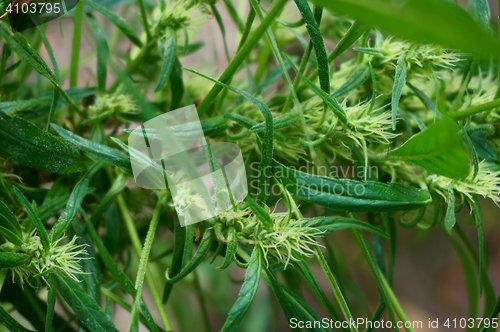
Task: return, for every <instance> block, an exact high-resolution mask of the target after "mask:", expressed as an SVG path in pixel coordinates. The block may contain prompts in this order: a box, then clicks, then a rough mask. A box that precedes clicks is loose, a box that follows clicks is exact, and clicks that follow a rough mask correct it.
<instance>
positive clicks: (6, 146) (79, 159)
mask: <svg viewBox="0 0 500 332" xmlns="http://www.w3.org/2000/svg"><path fill="white" fill-rule="evenodd" d="M0 141H2V144H1V145H0V151H2V152H4V153H5V154H7V155H9V156H11V157H12V158H14V160H15V161H17V162H18V163H20V164H22V165H26V166H29V167H32V168H36V169H43V170H45V171H47V172H50V173H57V174H68V173H75V172H80V171H82V170H84V169H85V166H84V164H83V161H84V159H83V156H82V154H81V152H80V151H78V149H76V148H75V147H74V146H72V145H71V144H69V143H68V142H65V141H62V140H61V139H58V138H56V137H54V136H52V135H51V134H49V133H48V132H46V131H43V130H41V129H39V128H38V127H37V126H35V125H34V124H32V123H31V122H28V121H26V120H24V119H22V118H19V117H16V116H10V115H8V114H6V113H4V112H2V111H0Z"/></svg>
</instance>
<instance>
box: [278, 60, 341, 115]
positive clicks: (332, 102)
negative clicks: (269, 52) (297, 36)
mask: <svg viewBox="0 0 500 332" xmlns="http://www.w3.org/2000/svg"><path fill="white" fill-rule="evenodd" d="M285 58H286V59H287V60H288V62H289V63H290V65H291V66H292V68H293V70H294V71H295V73H296V74H297V75H298V76H299V77H300V79H301V80H302V81H304V82H305V83H306V84H307V85H308V86H309V87H310V88H311V90H313V92H314V93H315V94H317V95H318V97H320V98H321V99H323V101H324V102H325V103H326V105H328V107H329V108H330V109H331V110H332V111H333V113H335V115H336V116H337V117H338V118H339V119H340V121H341V122H342V123H346V122H347V116H346V114H345V111H344V110H343V109H342V106H340V104H339V102H338V101H337V100H336V99H335V98H333V97H332V96H330V95H329V94H328V93H326V92H325V91H323V90H321V89H320V88H318V87H317V86H316V85H315V84H314V83H313V82H311V81H310V80H309V79H307V78H306V77H305V76H304V75H303V74H302V73H301V72H300V70H298V69H297V67H295V65H294V64H293V62H292V61H291V60H290V58H289V57H288V56H287V55H286V54H285Z"/></svg>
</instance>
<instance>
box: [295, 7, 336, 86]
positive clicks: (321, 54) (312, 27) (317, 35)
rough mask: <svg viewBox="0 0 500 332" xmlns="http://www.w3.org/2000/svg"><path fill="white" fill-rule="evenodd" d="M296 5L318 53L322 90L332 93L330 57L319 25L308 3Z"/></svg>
mask: <svg viewBox="0 0 500 332" xmlns="http://www.w3.org/2000/svg"><path fill="white" fill-rule="evenodd" d="M295 4H296V5H297V8H298V9H299V11H300V14H301V15H302V17H303V18H304V21H305V22H306V28H307V32H308V33H309V36H310V37H311V42H312V44H313V46H314V51H315V52H316V58H317V60H318V76H319V84H320V86H321V90H323V91H324V92H326V93H330V68H329V65H328V56H327V54H326V47H325V42H324V41H323V36H322V35H321V31H320V29H319V26H318V23H317V22H316V19H315V18H314V15H313V13H312V11H311V8H309V5H308V4H307V2H306V1H303V0H295Z"/></svg>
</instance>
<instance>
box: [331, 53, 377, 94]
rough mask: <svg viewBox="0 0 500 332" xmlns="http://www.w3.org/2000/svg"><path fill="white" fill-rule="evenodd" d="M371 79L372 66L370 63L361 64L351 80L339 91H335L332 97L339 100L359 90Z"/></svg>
mask: <svg viewBox="0 0 500 332" xmlns="http://www.w3.org/2000/svg"><path fill="white" fill-rule="evenodd" d="M368 77H370V66H369V65H368V62H362V63H360V64H359V65H358V66H357V67H356V69H355V70H354V72H353V73H352V74H351V76H349V78H348V79H347V80H346V81H345V82H344V84H342V85H341V86H340V87H339V88H338V89H337V90H335V91H333V93H332V97H333V98H337V97H340V96H342V95H345V94H346V93H348V92H350V91H352V90H354V89H356V88H358V87H359V86H361V84H363V83H364V82H365V81H366V80H367V79H368Z"/></svg>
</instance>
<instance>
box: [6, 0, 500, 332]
mask: <svg viewBox="0 0 500 332" xmlns="http://www.w3.org/2000/svg"><path fill="white" fill-rule="evenodd" d="M235 3H236V2H232V1H229V0H223V1H221V2H220V3H217V4H216V3H215V1H201V0H197V1H188V0H171V1H163V0H159V1H158V2H155V3H151V2H145V1H143V0H139V1H137V2H136V3H129V2H127V3H124V2H120V1H106V2H94V1H92V0H82V1H80V2H79V4H78V5H77V6H76V8H75V10H74V11H72V12H71V13H70V14H68V16H72V17H71V18H69V19H68V20H69V21H71V22H74V29H73V43H72V46H71V52H70V53H71V61H70V64H69V65H68V66H65V67H62V68H61V70H60V69H59V65H61V64H60V63H59V64H58V63H57V61H56V57H55V55H54V53H56V52H54V50H53V48H52V46H51V43H50V42H49V39H48V38H47V36H46V35H45V28H46V26H38V27H37V28H36V29H35V28H34V29H30V30H27V31H25V32H23V33H22V34H21V33H19V32H14V31H12V29H11V28H10V27H9V24H8V23H6V22H4V21H0V39H1V40H2V42H3V44H2V54H1V59H0V82H2V86H1V92H2V100H1V102H0V142H1V144H0V162H1V164H0V235H1V241H2V242H1V244H0V291H1V292H0V300H1V301H2V305H1V306H0V320H1V321H2V322H3V323H4V324H5V326H6V327H7V328H8V329H10V330H12V331H26V330H27V328H26V327H24V325H26V324H30V325H31V326H30V328H34V329H36V330H44V329H45V330H46V331H51V330H57V331H59V330H69V331H73V330H76V328H77V327H79V328H82V329H85V330H89V331H116V330H117V327H116V326H115V323H117V322H116V320H114V319H113V315H112V311H113V308H115V307H116V306H120V307H122V308H123V309H124V310H126V311H129V312H130V316H127V317H130V320H129V323H128V329H129V331H137V330H138V327H139V322H140V323H141V324H142V325H143V326H144V327H145V328H147V329H148V330H151V331H162V330H165V331H169V330H172V329H173V327H172V326H175V327H176V328H177V329H178V330H182V331H184V330H186V331H190V330H194V329H196V330H200V329H201V327H200V326H196V325H195V324H194V322H192V319H191V318H190V316H196V317H200V319H199V321H201V322H202V323H199V325H203V328H204V329H205V330H206V331H212V329H214V328H216V329H221V330H222V331H236V330H237V329H238V328H241V329H244V330H245V331H250V330H252V328H254V330H258V328H259V327H252V325H256V326H258V325H257V324H256V323H255V324H253V322H252V321H250V319H249V318H245V315H246V314H247V311H249V308H250V306H251V303H252V301H254V299H255V301H258V300H259V295H258V294H257V291H258V288H259V286H261V287H262V286H263V285H259V283H260V281H261V279H262V280H264V282H265V283H266V284H267V285H268V286H269V288H270V289H271V291H272V293H274V295H275V299H276V300H277V305H278V306H279V307H280V308H281V310H282V312H283V314H284V316H285V318H286V320H287V321H288V323H289V326H290V327H291V328H292V330H300V328H299V327H296V326H293V324H292V323H291V322H292V321H293V320H294V319H295V320H299V321H304V322H308V323H307V324H314V322H315V321H320V320H321V318H320V315H322V314H324V313H326V314H327V315H328V317H329V318H330V319H332V324H333V325H332V326H323V325H322V326H313V327H306V328H305V329H306V330H314V331H331V330H343V331H347V330H350V331H358V330H365V328H364V327H365V326H364V325H363V326H359V328H358V327H355V326H354V325H351V324H349V325H348V326H341V327H340V328H338V327H337V326H335V325H334V324H335V322H343V321H350V320H356V319H357V318H361V317H363V318H366V319H367V320H368V321H371V322H372V323H374V322H378V321H380V320H381V319H383V318H385V320H386V321H387V322H390V323H391V324H392V326H393V329H394V330H399V329H403V328H404V329H406V330H407V331H414V330H415V329H414V326H410V325H412V321H411V319H410V318H408V317H407V315H406V314H405V312H404V310H403V307H402V306H401V304H400V301H399V300H398V298H397V296H396V294H395V292H394V291H393V284H394V282H395V280H394V279H395V278H394V271H395V268H396V267H395V256H396V252H397V248H398V247H397V245H396V237H397V233H398V231H399V229H400V227H402V228H414V229H415V233H418V234H430V233H431V232H440V231H443V232H444V233H445V234H446V236H447V238H448V239H449V241H450V243H451V244H452V245H453V246H454V247H455V249H456V251H457V254H458V256H459V258H460V260H461V262H462V265H463V268H464V274H465V276H466V281H467V292H468V296H469V307H470V312H469V315H470V316H469V317H468V318H473V319H475V318H478V317H484V318H488V322H490V323H486V320H485V321H483V323H482V324H477V325H475V326H473V328H472V329H471V331H479V330H481V331H486V330H488V329H490V330H491V328H493V327H494V324H492V323H491V322H493V319H494V318H496V317H497V316H498V314H499V311H500V298H499V300H497V297H496V294H495V292H494V288H493V284H492V281H491V280H490V279H489V276H488V256H487V250H486V245H485V235H484V230H483V220H482V215H481V209H480V207H479V202H480V197H485V198H488V199H491V200H493V201H494V202H495V203H498V202H499V201H500V196H499V195H500V166H499V159H498V150H499V142H500V141H499V133H498V131H497V129H496V123H497V121H498V119H499V118H500V110H499V107H500V101H499V99H498V97H499V96H500V93H499V91H500V88H499V84H498V80H499V79H500V75H499V70H500V68H499V65H498V63H497V62H496V61H497V60H498V59H499V58H500V47H499V45H498V40H497V39H494V38H493V37H491V36H493V35H495V36H497V35H498V34H497V33H495V32H494V31H493V28H492V26H493V24H492V22H491V18H490V17H491V13H490V10H489V4H488V2H487V1H486V0H471V1H470V2H469V5H468V8H467V9H464V8H462V7H460V6H459V5H457V4H455V3H453V2H451V1H441V0H407V1H404V2H402V3H401V4H396V2H394V1H391V0H349V1H347V0H328V1H326V0H312V2H311V3H308V2H306V1H303V0H295V1H288V2H287V1H286V0H275V1H274V2H272V3H267V2H262V3H259V1H255V0H251V1H250V2H249V3H248V6H249V13H248V15H246V19H243V18H244V16H243V14H242V10H241V9H242V8H244V6H245V5H246V4H247V2H245V1H243V0H241V1H239V2H238V6H236V7H235ZM117 5H123V6H124V7H123V14H125V15H126V17H127V19H123V18H121V17H120V15H118V14H116V13H117V9H116V8H114V7H115V6H117ZM311 5H312V7H311ZM221 6H223V7H224V8H225V10H226V11H227V13H228V15H229V17H230V19H231V20H232V24H233V26H234V27H235V29H237V30H238V37H239V39H238V43H237V45H238V46H237V50H236V53H231V52H230V51H229V49H230V44H229V43H228V42H227V40H226V37H227V36H226V30H227V26H225V25H224V19H223V15H222V14H221V13H220V12H219V10H220V8H221ZM137 7H138V8H137ZM264 8H265V9H264ZM134 14H136V15H134ZM344 15H349V16H348V17H347V16H344ZM96 16H99V17H104V19H105V28H104V29H103V27H102V26H101V24H102V23H101V20H98V19H97V18H96ZM210 17H213V18H214V19H215V21H216V22H217V24H218V26H219V28H220V32H221V37H222V38H223V40H224V55H225V57H226V58H227V60H228V66H227V67H226V68H225V69H224V71H223V72H222V74H221V75H220V76H219V77H218V78H213V76H215V74H216V72H215V71H214V70H213V69H212V68H211V67H210V66H206V68H204V69H203V70H199V71H196V70H193V69H189V68H183V65H184V66H187V65H185V62H187V60H185V59H187V58H186V56H187V55H190V54H192V55H193V56H196V57H197V58H198V59H202V58H203V54H202V52H201V51H200V50H202V49H206V48H208V46H207V45H204V43H203V42H192V40H193V37H195V36H196V34H197V33H198V28H199V25H200V24H201V23H203V22H204V21H205V20H207V19H209V18H210ZM298 17H300V18H299V19H298V20H297V18H298ZM352 19H356V20H355V21H353V20H352ZM67 22H68V21H66V19H65V21H64V23H65V24H66V23H67ZM50 24H53V25H56V24H57V22H52V23H50ZM61 24H62V23H61ZM226 25H227V23H226ZM140 27H142V28H140ZM105 31H106V32H107V33H106V34H105ZM61 32H62V31H61ZM83 33H90V34H91V36H92V38H93V40H94V41H95V47H94V48H93V49H92V51H91V52H90V53H88V54H82V52H81V50H80V41H81V36H82V34H83ZM497 37H498V36H497ZM327 40H330V41H331V40H334V41H335V42H336V46H335V48H334V49H333V50H332V51H331V52H330V53H329V52H328V47H327V45H329V44H328V43H325V41H327ZM123 42H125V43H128V44H129V47H128V48H127V49H126V51H124V50H123V48H121V47H119V44H120V43H123ZM295 42H298V43H295ZM42 43H43V47H42ZM294 45H295V46H296V45H300V47H301V48H300V49H299V50H297V47H295V46H294ZM41 49H44V50H45V51H46V52H47V54H48V57H49V59H50V62H51V66H49V65H48V64H47V63H46V62H45V60H44V59H43V58H42V57H41V56H40V54H39V52H40V50H41ZM91 59H96V68H95V70H94V69H92V75H93V76H92V79H91V80H90V82H91V83H88V84H87V83H85V84H84V83H82V81H81V80H80V79H79V75H81V73H82V71H81V70H80V69H81V67H82V66H85V65H86V63H87V62H88V61H89V60H91ZM334 60H337V61H338V60H340V65H336V64H334ZM493 60H495V61H493ZM66 80H69V86H70V88H68V89H66V88H63V86H66ZM108 82H112V83H111V84H108ZM83 86H86V87H83ZM191 104H195V105H196V106H197V110H198V113H199V116H200V119H201V124H202V128H203V131H204V133H205V135H206V137H207V138H208V139H209V140H210V141H213V142H232V143H237V144H238V145H239V146H240V148H241V150H242V152H243V156H244V159H245V162H246V166H247V175H248V180H249V181H248V187H249V195H248V196H247V198H246V199H245V201H244V202H243V203H242V204H240V205H238V206H233V208H232V209H231V210H229V211H225V212H223V213H221V214H220V215H219V216H217V217H214V218H212V219H209V220H206V221H203V222H201V223H197V224H194V225H188V226H186V227H181V226H180V224H179V220H178V218H177V217H176V215H175V211H176V210H175V206H174V204H173V202H172V197H171V192H170V191H169V190H168V189H167V190H154V191H153V190H145V189H141V188H138V187H136V186H134V185H131V183H132V181H130V179H131V178H132V177H131V175H132V173H133V172H132V168H131V164H130V160H129V154H134V153H137V151H134V150H133V149H130V150H129V148H128V146H127V145H126V144H125V143H124V141H126V139H127V136H128V135H129V132H130V130H129V129H130V128H129V127H131V126H132V124H133V123H142V122H145V121H148V120H150V119H152V118H154V117H156V116H158V115H161V114H162V113H165V112H168V111H171V110H174V109H177V108H179V107H182V106H187V105H191ZM180 134H186V135H189V132H188V131H186V133H180ZM147 135H150V136H149V139H154V133H147ZM210 155H211V153H210ZM211 158H212V157H211ZM210 162H211V165H210V166H211V168H212V171H213V170H214V167H215V166H214V163H213V160H210ZM144 163H145V166H146V167H158V166H157V165H156V164H151V163H149V164H148V160H146V159H144ZM161 172H163V170H161ZM184 194H185V199H184V200H183V204H184V205H183V206H189V205H190V204H199V203H200V202H202V200H203V199H202V198H201V197H197V196H193V195H191V193H190V190H189V188H185V193H184ZM229 195H230V196H231V198H232V199H233V202H234V201H235V200H234V198H233V197H232V194H230V193H229ZM216 198H217V197H216ZM216 198H215V199H216ZM153 207H154V208H153ZM464 207H467V209H468V210H469V211H470V212H471V213H472V214H473V216H474V223H473V224H474V225H475V227H476V228H477V239H478V241H477V243H478V244H477V247H476V246H475V245H473V244H471V242H470V240H469V239H468V236H467V235H466V233H465V232H464V231H463V228H465V227H469V225H468V224H467V223H466V222H465V221H464V220H460V218H458V217H457V215H456V210H457V209H458V210H461V209H462V208H464ZM61 211H62V212H61ZM283 211H284V212H283ZM408 211H410V212H408ZM412 211H413V212H412ZM407 214H409V215H411V218H409V217H408V216H407ZM408 220H409V221H408ZM341 230H344V231H343V234H346V235H347V234H348V233H347V231H346V230H350V232H351V235H352V238H353V239H354V241H355V242H356V243H357V245H358V247H359V249H358V250H360V252H361V254H362V255H363V257H364V259H365V260H366V264H367V266H368V267H369V268H370V270H371V273H372V277H373V280H374V282H375V283H376V285H377V287H378V291H379V293H380V299H379V305H378V307H377V308H376V310H375V311H374V312H372V313H371V314H370V315H371V316H370V317H367V314H366V312H365V311H364V310H363V302H364V301H366V300H365V295H363V294H362V293H361V292H359V290H357V289H356V286H354V287H353V283H352V281H351V282H350V281H349V279H350V278H349V274H348V272H347V271H346V270H345V269H343V268H342V263H341V262H342V257H341V256H342V252H340V251H338V248H337V246H336V244H335V241H334V238H333V237H332V234H331V233H333V232H338V231H341ZM367 235H369V238H370V242H369V241H368V237H367ZM165 239H166V240H165ZM386 243H387V246H386ZM386 248H387V249H386ZM324 249H325V250H324ZM325 251H326V252H325ZM207 258H209V259H207ZM215 261H218V263H217V264H218V267H216V269H218V270H223V269H226V270H230V271H233V270H239V269H243V270H245V272H244V274H245V277H244V280H243V281H240V282H239V283H241V290H240V292H239V295H238V297H237V298H236V295H233V294H231V293H228V292H227V287H228V285H229V284H230V283H231V279H230V278H229V277H228V275H229V274H224V273H222V272H217V271H216V269H214V267H215V266H217V265H216V264H212V263H214V262H215ZM207 263H209V264H207ZM210 264H212V265H210ZM317 268H319V269H321V271H319V270H318V269H317ZM134 275H135V284H134V282H133V280H134V279H131V278H133V277H134ZM322 278H325V280H326V281H327V283H328V285H329V286H330V288H331V289H325V287H320V284H321V283H320V282H319V280H321V279H322ZM233 281H234V280H233ZM208 282H212V284H210V285H207V283H208ZM144 283H145V284H144ZM325 284H326V283H325ZM144 286H146V288H147V290H148V291H149V293H148V294H147V295H146V292H143V288H144ZM322 286H323V285H322ZM160 288H162V289H163V293H161V292H160ZM304 289H305V291H307V292H308V293H310V294H312V295H313V296H314V302H312V301H306V300H305V298H307V297H305V296H303V290H304ZM193 290H194V294H195V299H192V298H190V297H189V296H188V295H190V294H192V293H193ZM330 293H331V294H333V295H332V296H333V298H334V300H333V301H332V300H331V299H330V298H329V294H330ZM45 294H46V295H45ZM127 295H130V297H129V298H127ZM41 298H44V299H45V298H46V300H41ZM143 298H144V299H145V298H148V299H149V298H151V299H152V303H153V305H151V306H146V304H145V302H146V301H143ZM309 298H310V297H309ZM480 300H482V301H483V302H484V303H483V304H482V308H483V311H482V312H479V301H480ZM56 301H57V302H59V304H60V307H61V309H60V310H57V311H56V310H55V304H56ZM192 302H196V303H197V305H196V306H195V309H193V305H192ZM27 303H29V306H30V307H31V310H29V311H26V309H25V308H26V305H28V304H27ZM148 303H149V302H148ZM210 304H211V306H212V307H210V308H209V306H210ZM215 304H220V307H218V308H213V306H214V305H215ZM166 305H167V306H168V308H169V310H168V313H167V310H166ZM153 306H154V308H155V309H154V311H153V309H152V308H153ZM273 307H274V306H273V303H271V304H268V305H267V306H266V308H273ZM313 307H314V308H315V309H316V308H319V310H315V309H313ZM321 307H322V308H321ZM194 310H199V312H198V311H197V312H196V313H194V312H193V311H194ZM13 312H16V314H15V315H14V314H13ZM152 312H153V313H152ZM254 312H256V311H253V310H250V314H252V315H254ZM153 314H155V316H153ZM156 314H157V315H156ZM20 315H22V316H24V318H25V320H23V321H22V323H21V322H20V321H18V320H17V317H19V316H20ZM172 315H173V316H174V318H173V319H171V318H172ZM188 315H190V316H188ZM213 315H219V316H221V317H226V318H225V323H222V322H218V320H216V321H211V316H213ZM385 315H386V316H385ZM13 316H15V317H16V318H14V317H13ZM268 316H269V315H268ZM270 316H271V318H270V321H269V322H268V325H277V324H278V323H279V321H278V318H277V317H278V315H270ZM154 317H158V319H155V318H154ZM254 317H255V316H254ZM399 321H401V322H402V323H404V326H401V325H399V326H400V328H399V329H398V328H396V326H398V322H399ZM425 323H426V322H424V324H425ZM287 326H288V325H287ZM386 326H387V325H386ZM261 328H262V329H264V328H269V327H268V326H263V327H261ZM366 330H368V331H371V330H373V328H367V329H366Z"/></svg>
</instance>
